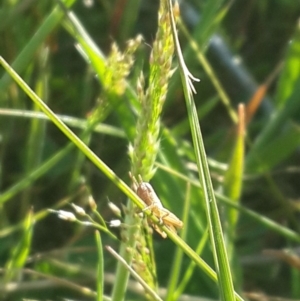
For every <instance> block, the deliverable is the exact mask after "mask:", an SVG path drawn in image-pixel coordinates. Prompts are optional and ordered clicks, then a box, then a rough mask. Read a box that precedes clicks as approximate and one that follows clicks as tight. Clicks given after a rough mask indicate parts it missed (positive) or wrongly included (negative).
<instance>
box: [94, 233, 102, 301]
mask: <svg viewBox="0 0 300 301" xmlns="http://www.w3.org/2000/svg"><path fill="white" fill-rule="evenodd" d="M95 237H96V243H97V252H98V261H97V277H96V281H97V298H96V301H102V300H103V295H104V291H103V287H104V260H103V246H102V241H101V235H100V233H99V231H96V232H95Z"/></svg>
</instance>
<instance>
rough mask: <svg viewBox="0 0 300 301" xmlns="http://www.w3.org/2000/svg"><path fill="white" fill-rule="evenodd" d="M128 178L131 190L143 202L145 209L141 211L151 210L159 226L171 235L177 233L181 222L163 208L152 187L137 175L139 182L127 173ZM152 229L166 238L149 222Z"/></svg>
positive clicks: (164, 234)
mask: <svg viewBox="0 0 300 301" xmlns="http://www.w3.org/2000/svg"><path fill="white" fill-rule="evenodd" d="M129 176H130V178H131V179H132V182H133V190H134V191H135V192H136V194H137V195H138V196H139V197H140V198H141V199H142V200H143V201H144V203H145V205H146V207H145V208H144V209H143V211H145V210H148V209H151V212H152V214H154V215H155V216H156V217H157V218H158V219H159V221H160V224H161V225H163V224H164V225H165V226H167V227H168V228H169V229H170V230H171V231H172V232H173V233H177V231H176V229H177V228H179V229H181V228H182V227H183V222H182V221H181V220H180V219H179V218H178V217H177V216H176V215H175V214H174V213H172V212H171V211H169V210H168V209H166V208H164V207H163V205H162V203H161V201H160V199H159V198H158V196H157V194H156V193H155V191H154V189H153V188H152V186H151V185H150V184H149V183H147V182H143V179H142V177H141V176H140V175H139V176H138V177H139V182H138V181H137V180H136V178H135V177H134V176H133V175H132V174H131V173H129ZM150 223H151V225H152V227H153V229H154V230H155V231H156V232H158V233H159V234H160V235H161V236H162V237H163V238H166V237H167V234H166V233H165V232H164V231H162V230H161V229H160V227H158V225H156V224H154V223H152V222H151V221H150Z"/></svg>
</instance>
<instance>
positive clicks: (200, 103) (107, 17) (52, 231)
mask: <svg viewBox="0 0 300 301" xmlns="http://www.w3.org/2000/svg"><path fill="white" fill-rule="evenodd" d="M64 3H65V4H64V5H62V4H61V3H60V2H59V1H35V0H23V1H18V0H14V1H13V0H2V2H1V4H0V20H1V22H0V34H1V35H0V37H1V38H0V55H1V56H2V57H3V58H4V59H5V60H6V61H7V62H8V63H9V64H11V65H12V66H13V67H14V69H15V70H16V71H17V72H18V73H19V75H20V76H21V77H22V78H23V79H24V80H25V82H26V83H28V85H29V86H30V87H32V89H33V90H34V91H35V92H36V93H37V94H38V95H39V96H40V97H41V98H42V99H43V100H44V101H45V102H46V103H47V104H48V105H49V106H50V108H51V109H52V110H53V111H54V112H55V113H56V114H59V115H62V116H64V117H65V119H63V120H64V121H65V122H66V123H67V124H69V125H70V126H71V128H72V130H73V131H74V132H75V133H76V134H78V135H80V134H81V133H82V132H83V129H82V128H85V127H86V126H87V124H86V123H85V122H86V121H87V120H88V117H89V116H91V114H92V112H94V111H95V110H96V109H97V108H98V107H101V105H102V104H103V100H102V97H103V94H104V95H105V91H106V90H105V89H106V87H105V83H101V80H99V78H98V77H97V76H96V73H97V70H95V68H94V66H93V64H91V62H90V61H89V60H88V59H87V58H86V57H85V55H84V54H83V53H82V51H80V47H79V46H78V45H79V44H78V41H76V29H75V31H74V28H73V27H72V25H70V20H69V17H68V7H69V11H72V13H73V15H74V16H75V17H76V18H77V19H78V20H79V21H80V22H81V26H82V28H84V29H85V31H86V32H87V33H88V34H89V35H90V38H91V39H92V41H93V42H94V43H95V45H97V47H98V50H99V51H101V55H103V58H105V57H107V56H109V53H110V51H111V48H112V44H113V42H116V44H117V45H118V47H119V49H120V51H123V50H124V49H125V47H126V42H127V41H128V40H129V39H132V38H134V37H136V35H137V34H141V35H142V36H143V41H142V43H141V45H140V46H139V48H138V50H137V51H136V52H135V54H134V62H133V67H132V68H131V72H130V74H129V75H128V78H127V84H126V85H128V86H129V87H132V89H135V87H136V81H137V77H138V75H139V74H140V72H141V71H143V72H144V76H145V78H146V79H147V75H148V71H149V70H148V69H149V65H148V61H149V54H150V52H151V47H152V46H151V45H152V43H153V40H154V38H155V34H156V30H157V11H158V6H159V1H156V0H155V1H143V0H140V1H138V0H116V1H107V0H82V1H79V0H77V1H70V0H69V1H64ZM180 4H181V18H182V23H181V24H183V25H179V36H180V41H181V45H182V49H183V52H184V56H185V60H186V64H187V66H188V67H189V69H190V71H191V73H192V74H193V75H194V76H196V77H197V78H199V79H200V80H201V81H200V83H195V88H196V90H197V94H196V95H195V102H196V105H197V108H198V113H199V120H200V124H201V129H202V133H203V136H204V142H205V147H206V151H207V154H208V157H209V159H211V161H212V162H211V166H210V168H211V175H212V178H213V181H214V185H215V189H216V191H218V192H219V193H220V194H223V193H224V191H223V189H224V175H225V173H226V172H225V170H226V168H227V164H229V163H230V160H231V155H232V152H233V149H234V143H235V142H234V141H235V131H234V126H235V122H236V120H233V117H232V116H234V114H232V112H236V111H237V106H238V104H239V103H244V104H245V105H246V112H247V113H248V115H247V117H246V118H248V116H250V117H249V120H248V122H247V128H246V131H247V136H246V152H245V157H244V158H243V159H244V162H245V168H244V172H243V178H242V180H243V181H242V183H243V184H242V190H241V196H240V197H239V198H238V200H236V201H237V202H238V203H240V204H241V206H244V207H246V208H250V209H253V210H254V211H255V212H257V213H258V215H257V216H256V217H255V218H253V217H250V216H249V215H247V214H243V213H242V212H241V213H240V218H239V221H238V224H237V226H236V229H235V237H234V241H232V242H231V243H232V244H233V245H234V250H235V251H234V257H233V260H232V262H233V265H234V268H233V270H234V278H235V279H236V280H235V281H236V282H238V283H239V284H238V285H237V287H239V288H240V291H241V292H244V293H246V295H245V296H246V297H248V298H249V299H251V300H262V299H263V297H264V298H266V299H264V300H274V299H272V298H275V297H278V298H289V299H300V286H299V283H300V274H299V266H300V257H299V254H300V253H299V246H298V244H299V241H300V239H299V237H298V236H295V239H291V237H289V236H288V235H285V233H283V232H282V233H279V232H280V230H279V231H275V230H274V229H273V228H272V227H271V226H270V227H269V226H268V225H266V224H263V222H262V221H260V220H259V218H261V219H263V217H266V218H269V219H270V220H274V221H275V222H277V223H278V224H279V225H282V226H283V227H286V228H290V229H291V230H294V231H295V232H296V233H299V230H300V222H299V208H300V203H299V200H298V198H299V195H300V186H299V172H300V169H299V163H300V154H299V142H300V127H299V119H300V91H299V89H300V88H299V87H300V77H299V74H300V28H299V16H300V5H299V1H294V0H290V1H288V0H272V1H271V0H269V1H267V0H263V1H258V0H249V1H242V0H236V1H221V0H210V1H208V0H206V1H204V0H203V1H202V0H197V1H196V0H190V1H187V0H186V1H181V2H180ZM73 26H74V24H73ZM183 26H184V27H185V29H184V28H183ZM74 32H75V33H74ZM185 32H188V33H189V35H187V34H185ZM191 37H192V38H193V40H194V41H195V42H196V44H197V46H198V52H197V50H195V49H193V47H192V44H191V39H190V38H191ZM86 39H87V37H86ZM174 57H175V56H174ZM104 60H105V59H104ZM207 65H209V66H210V70H212V71H213V75H212V74H211V73H210V74H209V73H208V72H207V70H208V69H207ZM175 66H176V59H174V67H175ZM205 66H206V67H205ZM0 76H1V78H0V106H1V108H0V138H1V139H0V146H1V148H0V171H1V172H0V188H1V195H0V204H1V207H0V216H1V217H0V223H1V228H0V240H1V243H0V267H1V271H2V273H1V277H2V276H3V279H2V281H1V284H0V290H1V292H0V295H1V297H0V298H2V299H3V300H22V298H28V299H37V300H46V299H49V300H50V299H53V300H61V299H59V298H63V297H64V298H70V299H76V300H90V299H92V298H93V296H92V295H86V294H85V293H84V292H82V291H81V290H80V289H79V288H81V287H82V286H88V287H90V288H91V289H92V290H95V277H96V276H95V262H96V260H97V259H96V249H95V242H94V235H93V229H91V228H89V227H82V226H79V225H76V224H73V223H69V222H67V221H64V220H61V219H58V218H57V216H56V215H54V214H50V213H49V212H47V211H45V210H46V209H48V208H52V209H53V208H57V207H58V206H60V208H62V209H64V210H68V211H71V210H72V209H71V207H70V206H69V205H68V203H70V202H73V203H76V204H78V205H80V206H82V207H84V208H86V210H87V211H88V210H89V206H88V199H89V198H90V197H91V196H92V197H93V198H94V200H95V201H96V203H97V205H98V211H99V212H100V213H101V215H102V216H103V218H104V219H105V221H109V220H111V219H113V218H114V215H113V213H112V212H111V210H110V209H109V208H108V205H107V203H108V201H107V199H109V200H110V201H112V202H114V203H116V204H117V205H118V206H121V205H120V204H125V203H126V197H125V196H124V195H123V194H122V192H121V191H119V190H118V189H116V187H115V186H114V184H112V183H111V182H110V181H109V180H108V179H106V178H105V176H104V175H103V174H101V172H100V171H99V170H97V169H96V168H95V167H94V166H93V165H92V164H91V163H90V162H89V161H88V160H86V159H85V158H84V157H82V156H81V155H80V153H79V151H77V150H75V148H74V149H71V150H70V151H68V150H66V149H65V148H66V146H67V145H68V140H67V138H65V136H64V135H63V134H61V133H60V131H59V130H57V128H56V127H55V126H54V125H53V124H52V123H51V122H48V121H45V120H43V119H42V118H41V117H40V115H38V113H39V111H38V109H37V108H36V107H35V106H34V105H33V104H32V102H31V100H29V99H28V97H27V96H26V95H25V94H24V92H23V91H21V90H20V89H19V88H18V87H17V85H16V84H15V83H13V82H12V80H9V79H8V77H7V75H5V72H4V70H3V69H1V70H0ZM214 80H217V81H218V83H219V86H218V87H219V88H217V89H216V84H215V83H214ZM127 91H128V90H127ZM222 93H223V94H222ZM224 94H226V97H224ZM106 97H107V98H108V99H110V98H111V95H106ZM114 97H115V96H114ZM129 98H130V97H128V93H125V92H123V93H120V95H118V96H117V97H115V99H114V101H113V102H112V103H111V104H110V107H109V108H108V109H107V111H105V114H104V115H103V116H102V117H101V121H102V122H103V123H104V124H105V125H108V126H110V127H108V128H100V130H99V131H97V132H96V130H95V131H94V132H93V134H92V135H90V136H89V138H88V139H86V141H85V140H84V139H83V141H85V142H86V143H87V144H88V145H89V146H90V147H91V149H92V150H93V151H94V152H95V153H96V154H97V155H98V156H99V157H100V158H101V159H102V160H103V161H104V162H105V163H106V164H107V165H108V166H109V167H110V168H111V169H112V170H114V171H115V173H116V174H117V175H118V176H119V177H120V178H122V179H123V180H124V181H126V182H127V183H128V184H129V183H130V180H129V177H128V171H129V170H130V160H129V157H128V146H129V143H132V137H131V136H130V134H129V133H134V130H135V123H134V121H135V119H136V116H135V112H134V107H133V106H132V105H131V102H130V100H129ZM226 99H227V100H229V103H228V104H227V105H224V101H226ZM116 101H117V102H116ZM120 101H121V102H122V107H121V106H119V105H118V104H119V103H120ZM256 104H257V106H256ZM128 115H129V116H131V119H130V118H129V119H128V118H127V116H128ZM67 117H74V118H76V119H74V120H73V123H72V124H71V121H70V119H67ZM99 120H100V118H99ZM128 120H129V121H128ZM130 120H132V121H133V122H130ZM127 121H128V122H127ZM126 122H127V123H126ZM162 124H163V130H162V133H161V152H160V154H159V155H158V162H159V163H160V164H163V165H164V166H168V168H169V169H171V170H172V171H173V172H180V173H182V174H184V175H186V176H187V177H188V178H189V179H190V180H192V179H193V178H194V175H195V174H196V173H195V163H194V162H195V160H194V154H193V148H192V146H191V138H190V132H189V128H188V124H187V116H186V108H185V103H184V100H183V92H182V87H181V83H180V78H179V74H178V72H175V74H174V75H173V77H172V79H171V81H170V83H169V91H168V96H167V100H166V104H165V106H164V109H163V115H162ZM64 151H65V154H62V153H61V152H64ZM58 153H59V154H61V158H60V160H57V162H56V164H53V165H51V166H47V162H49V159H53V156H55V155H57V154H58ZM40 166H44V170H43V171H42V172H41V174H40V175H39V176H36V177H35V174H34V173H33V172H34V171H36V170H37V169H38V168H39V167H40ZM157 168H158V169H157V173H156V174H155V176H154V178H153V182H152V183H153V186H154V187H155V188H156V190H157V192H158V194H159V195H160V196H161V200H162V202H163V203H164V205H165V206H166V207H167V208H170V209H171V210H172V212H174V213H176V215H177V216H182V208H183V205H182V203H183V200H184V198H185V194H186V183H185V181H182V180H181V181H180V180H178V179H177V178H176V175H175V176H174V175H173V174H172V173H171V172H170V170H164V169H162V168H161V167H160V166H158V167H157ZM174 177H175V178H176V180H174ZM191 190H192V191H191V210H190V219H189V224H188V226H187V227H188V234H187V242H188V244H189V245H190V246H191V247H192V248H196V246H197V244H198V242H199V240H200V239H201V237H202V236H203V235H204V233H205V232H206V225H205V217H204V212H203V207H202V205H201V204H199V203H198V202H197V201H196V200H195V198H200V197H201V193H200V192H199V189H198V188H197V187H192V189H191ZM225 207H226V206H225ZM30 210H32V213H33V214H35V213H39V212H41V214H40V215H38V216H35V220H36V221H35V223H34V225H33V226H31V224H30V222H29V224H30V226H28V224H27V227H26V221H27V222H28V219H30V218H31V217H30V214H29V212H30ZM224 211H225V209H224V205H223V204H222V205H220V213H221V217H222V216H223V217H224V216H225V214H224ZM31 227H32V228H31ZM224 227H225V228H226V219H224ZM24 230H25V231H24ZM115 232H116V235H119V230H118V229H116V231H115ZM24 233H25V234H24ZM26 233H27V234H26ZM28 233H30V235H29V234H28ZM31 235H32V237H31ZM102 240H103V245H105V244H109V245H111V246H113V247H114V248H115V249H117V248H118V241H116V240H112V239H111V238H110V237H109V236H107V235H105V234H103V235H102ZM20 242H23V243H24V244H25V245H26V243H27V247H26V248H25V249H26V251H25V252H24V253H23V256H24V258H23V260H21V263H20V266H19V267H20V268H21V270H18V271H17V272H16V273H15V274H14V275H13V276H10V277H9V279H10V280H9V281H7V278H6V279H5V271H4V269H5V268H7V267H8V266H9V262H10V260H12V258H14V256H16V252H17V251H18V250H17V246H18V243H20ZM154 248H155V253H156V265H157V270H158V282H159V285H160V287H165V286H166V285H167V283H168V277H169V272H170V264H171V263H170V261H171V255H170V254H173V252H174V245H173V243H172V242H171V241H169V240H163V239H161V238H160V237H159V236H158V235H157V234H156V233H155V234H154ZM25 249H23V251H24V250H25ZM26 252H27V253H26ZM104 256H105V292H106V293H107V294H109V293H110V290H111V287H112V284H113V281H114V272H115V261H114V259H113V257H111V256H110V255H109V254H108V253H105V255H104ZM203 258H204V259H205V260H206V261H207V262H208V263H210V264H212V262H213V261H212V258H211V255H210V248H209V246H206V247H205V248H204V250H203ZM188 262H189V261H188V259H186V258H185V261H184V262H183V266H185V267H186V266H187V264H188ZM32 271H35V272H36V273H32ZM38 273H41V274H42V275H43V276H42V275H40V274H38ZM54 276H55V277H57V278H55V279H53V278H52V277H54ZM63 279H67V280H68V283H64V282H63V281H62V280H63ZM16 283H17V285H16V286H12V285H11V286H9V284H16ZM71 284H74V285H75V284H76V285H78V288H75V287H72V286H71ZM135 290H136V287H135V286H134V284H132V287H131V288H130V289H129V295H128V300H129V299H132V300H133V299H134V300H141V299H142V298H143V297H142V295H143V294H142V295H139V291H137V292H136V291H135ZM184 294H187V295H189V296H194V297H195V296H197V298H199V300H200V299H201V298H202V297H209V298H212V299H215V298H217V296H218V295H217V293H216V291H215V288H214V285H213V284H212V283H211V282H210V280H207V278H206V277H205V276H204V275H203V274H202V272H201V271H200V270H197V269H196V270H195V271H194V274H193V276H192V277H191V279H190V280H189V282H188V284H187V286H186V288H185V290H184ZM278 300H281V299H278Z"/></svg>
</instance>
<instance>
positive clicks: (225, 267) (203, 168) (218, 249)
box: [168, 1, 235, 301]
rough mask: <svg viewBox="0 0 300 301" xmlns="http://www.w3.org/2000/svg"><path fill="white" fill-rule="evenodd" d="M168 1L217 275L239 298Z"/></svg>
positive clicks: (227, 295)
mask: <svg viewBox="0 0 300 301" xmlns="http://www.w3.org/2000/svg"><path fill="white" fill-rule="evenodd" d="M168 4H169V11H170V16H171V20H172V29H173V36H174V40H175V44H176V51H177V56H178V60H179V70H180V74H181V80H182V84H183V89H184V95H185V100H186V105H187V111H188V115H189V120H190V127H191V132H192V138H193V143H194V150H195V154H196V161H197V166H198V172H199V181H200V183H201V186H202V188H203V195H204V198H205V201H206V211H207V212H206V213H207V221H208V225H209V232H210V239H211V245H212V250H213V255H214V260H215V266H216V270H217V275H218V285H219V291H220V295H221V299H222V300H224V301H225V300H227V301H228V300H234V299H235V295H234V288H233V283H232V276H231V271H230V266H229V261H228V258H227V252H226V246H225V241H224V237H223V234H222V227H221V222H220V219H219V214H218V208H217V203H216V199H215V196H214V190H213V186H212V182H211V178H210V173H209V168H208V163H207V159H206V153H205V149H204V144H203V139H202V135H201V130H200V126H199V123H198V116H197V110H196V106H195V104H194V100H193V95H192V90H193V87H192V85H191V79H192V76H191V74H190V73H189V71H188V70H187V68H186V65H185V62H184V59H183V56H182V53H181V50H180V45H179V41H178V37H177V32H176V27H175V20H174V17H173V12H172V9H171V8H172V3H171V1H168Z"/></svg>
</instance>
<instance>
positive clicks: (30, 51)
mask: <svg viewBox="0 0 300 301" xmlns="http://www.w3.org/2000/svg"><path fill="white" fill-rule="evenodd" d="M62 1H63V3H64V5H65V6H66V7H71V6H72V5H73V4H74V3H75V2H76V0H62ZM62 18H63V12H62V11H61V9H60V8H59V5H56V6H55V8H54V9H53V11H52V12H51V13H50V15H49V16H48V17H47V18H46V20H45V21H44V23H43V24H42V25H41V26H40V27H39V29H38V31H37V32H36V33H35V34H34V35H33V37H32V38H31V40H30V41H29V42H28V43H27V45H26V46H25V47H24V49H23V50H22V51H21V52H20V54H19V55H18V57H17V58H16V59H15V61H14V62H13V63H12V68H13V69H14V70H15V71H16V72H17V73H20V72H22V71H23V70H24V69H25V68H26V67H27V66H28V64H29V63H30V61H31V60H32V58H33V56H34V54H35V52H36V50H37V49H38V47H40V45H41V44H42V43H43V42H44V41H45V39H46V38H47V36H48V35H49V34H50V33H51V32H52V31H53V29H54V28H55V27H56V26H57V24H58V23H59V22H60V21H61V20H62ZM10 81H11V78H10V77H9V76H8V74H4V75H3V76H2V78H1V80H0V91H1V93H3V92H4V91H5V90H6V88H7V86H8V84H9V83H10Z"/></svg>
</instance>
